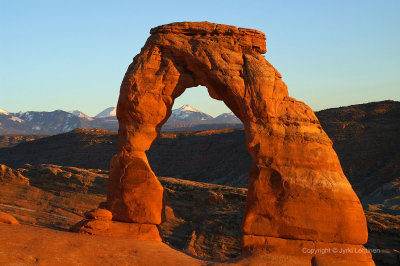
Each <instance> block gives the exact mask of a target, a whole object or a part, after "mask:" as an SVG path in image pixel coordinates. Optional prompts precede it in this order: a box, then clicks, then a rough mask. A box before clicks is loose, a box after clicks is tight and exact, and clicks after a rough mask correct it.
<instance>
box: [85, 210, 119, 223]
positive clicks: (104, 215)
mask: <svg viewBox="0 0 400 266" xmlns="http://www.w3.org/2000/svg"><path fill="white" fill-rule="evenodd" d="M85 218H86V219H93V220H102V221H111V220H112V213H111V212H110V211H109V210H106V209H94V210H91V211H88V212H85Z"/></svg>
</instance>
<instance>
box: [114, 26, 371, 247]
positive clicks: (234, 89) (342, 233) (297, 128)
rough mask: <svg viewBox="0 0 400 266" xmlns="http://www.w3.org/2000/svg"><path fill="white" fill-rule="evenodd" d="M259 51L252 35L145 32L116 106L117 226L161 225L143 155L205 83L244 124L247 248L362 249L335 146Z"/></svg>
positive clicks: (216, 29) (259, 39) (219, 29)
mask: <svg viewBox="0 0 400 266" xmlns="http://www.w3.org/2000/svg"><path fill="white" fill-rule="evenodd" d="M265 52H266V44H265V35H264V34H263V33H262V32H259V31H256V30H251V29H241V28H236V27H234V26H227V25H221V24H213V23H209V22H183V23H172V24H169V25H163V26H159V27H157V28H154V29H152V30H151V36H150V37H149V39H148V40H147V42H146V44H145V46H144V47H143V48H142V50H141V52H140V54H138V55H137V56H136V57H135V58H134V59H133V62H132V64H131V65H130V66H129V68H128V70H127V72H126V74H125V77H124V79H123V82H122V85H121V90H120V97H119V100H118V108H117V117H118V120H119V139H118V148H119V149H120V150H121V153H120V154H118V155H116V156H115V157H114V158H113V160H112V162H111V174H110V181H109V186H108V194H107V206H108V208H109V209H110V210H111V211H112V213H113V217H114V219H116V220H120V221H126V222H136V223H148V224H159V223H161V220H162V219H161V217H162V215H161V213H162V209H163V188H162V186H161V185H160V183H159V182H158V180H157V178H156V177H155V175H154V173H153V172H152V170H151V168H150V166H149V164H148V161H147V158H146V154H145V151H146V150H148V149H149V148H150V146H151V144H152V143H153V141H154V140H155V139H156V137H157V136H158V134H159V132H160V129H161V126H162V125H163V124H164V123H165V122H166V121H167V119H168V117H169V116H170V115H171V108H172V105H173V102H174V100H175V98H177V97H179V95H181V94H182V93H183V92H184V90H185V89H186V88H189V87H194V86H197V85H202V86H206V87H207V88H208V91H209V94H210V96H211V97H212V98H215V99H218V100H222V101H224V103H225V104H226V105H227V106H228V107H229V108H230V109H231V110H232V112H233V113H234V114H235V115H236V116H237V117H239V119H241V120H242V122H243V124H244V127H245V131H246V143H247V150H248V152H249V153H250V154H251V156H252V157H253V161H254V162H253V165H252V167H251V169H250V177H249V190H248V196H247V201H246V211H245V214H244V218H243V224H242V232H243V233H244V238H243V246H244V247H250V246H254V245H258V244H260V243H261V242H262V243H264V244H265V241H267V240H265V239H268V238H269V237H272V238H282V239H296V240H312V241H322V242H330V243H331V242H334V243H349V244H363V243H365V242H366V240H367V227H366V219H365V216H364V212H363V209H362V206H361V204H360V201H359V199H358V198H357V196H356V194H355V193H354V191H353V189H352V187H351V185H350V184H349V182H348V181H347V179H346V177H345V176H344V174H343V172H342V169H341V166H340V163H339V160H338V158H337V155H336V153H335V152H334V150H333V148H332V142H331V141H330V139H329V138H328V136H327V135H326V134H325V132H324V131H323V130H322V128H321V126H320V124H319V122H318V119H317V118H316V116H315V114H314V113H313V111H312V110H311V109H310V108H309V107H308V106H307V105H305V104H304V103H302V102H299V101H296V100H295V99H293V98H290V97H289V95H288V91H287V87H286V85H285V84H284V82H283V81H282V77H281V75H280V74H279V72H278V71H277V70H276V69H275V68H274V67H273V66H272V65H271V64H270V63H269V62H268V61H267V60H266V59H265V58H264V56H263V55H262V54H263V53H265ZM257 237H264V238H263V239H264V240H262V241H261V240H259V239H258V238H257ZM260 241H261V242H260ZM263 241H264V242H263ZM257 243H258V244H257Z"/></svg>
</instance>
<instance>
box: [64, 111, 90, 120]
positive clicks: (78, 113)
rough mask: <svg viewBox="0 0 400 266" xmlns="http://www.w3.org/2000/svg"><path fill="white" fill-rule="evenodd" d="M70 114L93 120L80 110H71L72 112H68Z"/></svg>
mask: <svg viewBox="0 0 400 266" xmlns="http://www.w3.org/2000/svg"><path fill="white" fill-rule="evenodd" d="M68 113H70V114H73V115H74V116H77V117H80V118H86V119H87V120H93V118H92V117H90V116H88V115H87V114H85V113H82V112H81V111H79V110H71V111H68Z"/></svg>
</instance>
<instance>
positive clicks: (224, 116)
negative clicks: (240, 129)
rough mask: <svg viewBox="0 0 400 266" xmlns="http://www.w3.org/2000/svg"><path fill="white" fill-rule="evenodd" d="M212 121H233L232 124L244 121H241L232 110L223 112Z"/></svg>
mask: <svg viewBox="0 0 400 266" xmlns="http://www.w3.org/2000/svg"><path fill="white" fill-rule="evenodd" d="M212 122H214V123H232V124H241V123H242V121H240V119H239V118H237V116H236V115H235V114H234V113H232V112H230V113H224V114H221V115H219V116H217V117H215V118H213V120H212Z"/></svg>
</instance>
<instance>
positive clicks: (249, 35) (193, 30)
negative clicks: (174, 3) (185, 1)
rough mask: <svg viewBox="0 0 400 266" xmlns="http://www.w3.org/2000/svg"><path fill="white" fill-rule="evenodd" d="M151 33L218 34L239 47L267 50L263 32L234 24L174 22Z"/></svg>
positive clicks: (204, 35)
mask: <svg viewBox="0 0 400 266" xmlns="http://www.w3.org/2000/svg"><path fill="white" fill-rule="evenodd" d="M150 34H151V35H157V34H182V35H186V36H196V37H199V36H203V37H212V36H218V37H219V38H221V37H227V38H229V39H231V40H232V39H233V40H235V41H236V42H238V43H239V45H240V46H241V47H246V48H250V49H254V50H255V51H257V52H259V53H261V54H265V53H266V52H267V45H266V37H265V34H264V33H263V32H261V31H258V30H253V29H246V28H237V27H235V26H230V25H224V24H216V23H211V22H207V21H204V22H175V23H171V24H166V25H161V26H158V27H155V28H152V29H151V30H150Z"/></svg>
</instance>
